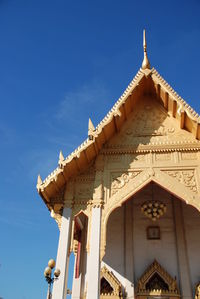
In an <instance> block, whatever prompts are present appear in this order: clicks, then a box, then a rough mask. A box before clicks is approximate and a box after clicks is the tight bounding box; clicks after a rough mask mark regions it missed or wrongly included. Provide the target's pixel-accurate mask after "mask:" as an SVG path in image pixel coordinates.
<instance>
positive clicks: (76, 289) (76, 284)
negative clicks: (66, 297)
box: [72, 263, 82, 299]
mask: <svg viewBox="0 0 200 299" xmlns="http://www.w3.org/2000/svg"><path fill="white" fill-rule="evenodd" d="M75 267H76V263H74V275H73V284H72V299H80V296H81V295H80V294H81V279H82V273H80V275H79V277H78V278H75Z"/></svg>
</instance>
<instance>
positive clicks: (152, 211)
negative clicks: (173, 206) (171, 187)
mask: <svg viewBox="0 0 200 299" xmlns="http://www.w3.org/2000/svg"><path fill="white" fill-rule="evenodd" d="M166 210H167V207H166V205H165V204H164V203H162V202H160V201H157V200H153V201H146V202H144V203H143V204H142V206H141V212H142V213H143V214H144V215H145V216H146V217H148V218H150V219H151V220H152V221H156V220H157V219H159V218H160V217H161V216H163V215H164V213H165V212H166Z"/></svg>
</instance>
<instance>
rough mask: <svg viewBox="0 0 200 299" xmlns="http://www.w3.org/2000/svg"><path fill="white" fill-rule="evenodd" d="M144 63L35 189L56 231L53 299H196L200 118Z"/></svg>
mask: <svg viewBox="0 0 200 299" xmlns="http://www.w3.org/2000/svg"><path fill="white" fill-rule="evenodd" d="M143 46H144V60H143V62H142V66H141V68H140V69H139V71H138V73H137V74H136V76H135V77H134V79H133V80H132V81H131V82H130V84H129V85H128V87H127V88H126V90H125V91H124V93H123V94H122V96H121V97H120V98H119V99H118V100H117V101H116V103H115V105H114V106H113V108H112V109H111V110H110V111H109V112H108V114H107V115H106V116H105V117H104V119H103V120H102V121H101V122H100V123H99V124H98V125H97V127H96V128H95V127H94V125H93V124H92V121H91V120H90V119H89V125H88V138H87V139H86V140H85V141H84V142H83V143H82V144H81V145H80V146H79V147H78V148H77V149H76V150H75V151H74V152H73V153H72V154H70V155H69V156H68V157H66V158H65V157H64V155H63V154H62V152H61V153H60V156H59V161H58V167H57V168H56V169H55V170H54V171H53V172H52V173H51V174H50V175H49V176H48V177H47V178H46V179H45V180H42V179H41V177H40V176H38V182H37V190H38V192H39V194H40V196H41V197H42V199H43V201H44V203H45V204H46V206H47V208H48V209H49V211H50V213H51V216H52V217H53V218H54V219H55V221H56V222H57V224H58V227H59V229H60V237H59V244H58V252H57V261H56V264H57V267H58V268H60V270H61V275H60V277H59V279H58V280H57V281H56V282H55V283H54V287H53V299H66V294H67V279H68V264H69V256H70V253H71V252H74V254H75V265H74V275H73V287H72V298H73V299H99V298H100V299H111V298H112V299H118V298H135V299H151V298H152V299H162V298H163V299H179V298H180V299H181V298H182V299H192V298H195V299H200V141H199V140H200V117H199V115H198V114H197V113H196V112H195V111H194V110H193V109H192V108H191V107H190V106H189V105H188V104H187V103H186V102H185V101H184V100H183V99H182V98H181V97H180V96H179V95H178V94H177V93H176V92H175V91H174V90H173V89H172V88H171V87H170V86H169V84H168V83H167V82H166V81H165V80H164V79H163V78H162V77H161V76H160V74H159V73H158V72H157V71H156V70H155V69H154V68H151V66H150V62H149V60H148V56H147V45H146V38H145V32H144V44H143Z"/></svg>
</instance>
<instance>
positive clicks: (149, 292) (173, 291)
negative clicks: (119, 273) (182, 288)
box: [136, 260, 180, 299]
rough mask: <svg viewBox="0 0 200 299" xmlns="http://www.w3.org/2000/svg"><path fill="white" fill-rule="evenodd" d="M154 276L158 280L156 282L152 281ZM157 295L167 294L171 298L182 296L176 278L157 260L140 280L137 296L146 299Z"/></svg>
mask: <svg viewBox="0 0 200 299" xmlns="http://www.w3.org/2000/svg"><path fill="white" fill-rule="evenodd" d="M154 277H155V280H157V281H155V282H154V281H152V279H153V278H154ZM159 278H160V281H161V283H160V284H159V282H158V280H159ZM156 295H157V296H159V295H160V296H161V295H165V296H167V297H170V298H177V297H180V293H179V289H178V286H177V282H176V280H175V279H173V278H172V277H171V276H170V275H169V274H168V273H167V271H166V270H165V269H164V268H163V267H162V266H161V265H160V264H159V263H158V262H157V261H156V260H155V261H154V262H153V263H152V264H151V265H150V266H149V267H148V268H147V270H146V271H145V272H144V274H143V275H142V276H141V277H140V279H139V280H138V283H137V291H136V296H137V298H141V299H142V298H144V299H145V298H148V297H149V296H156Z"/></svg>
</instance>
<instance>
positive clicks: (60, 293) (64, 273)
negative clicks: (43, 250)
mask: <svg viewBox="0 0 200 299" xmlns="http://www.w3.org/2000/svg"><path fill="white" fill-rule="evenodd" d="M71 213H72V210H71V209H70V208H68V207H65V208H64V209H63V214H62V222H61V228H60V237H59V243H58V252H57V259H56V268H59V269H60V276H59V279H58V280H57V281H55V283H54V285H53V292H52V299H58V298H59V299H66V296H67V278H68V265H69V248H70V242H71V222H72V221H71Z"/></svg>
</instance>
